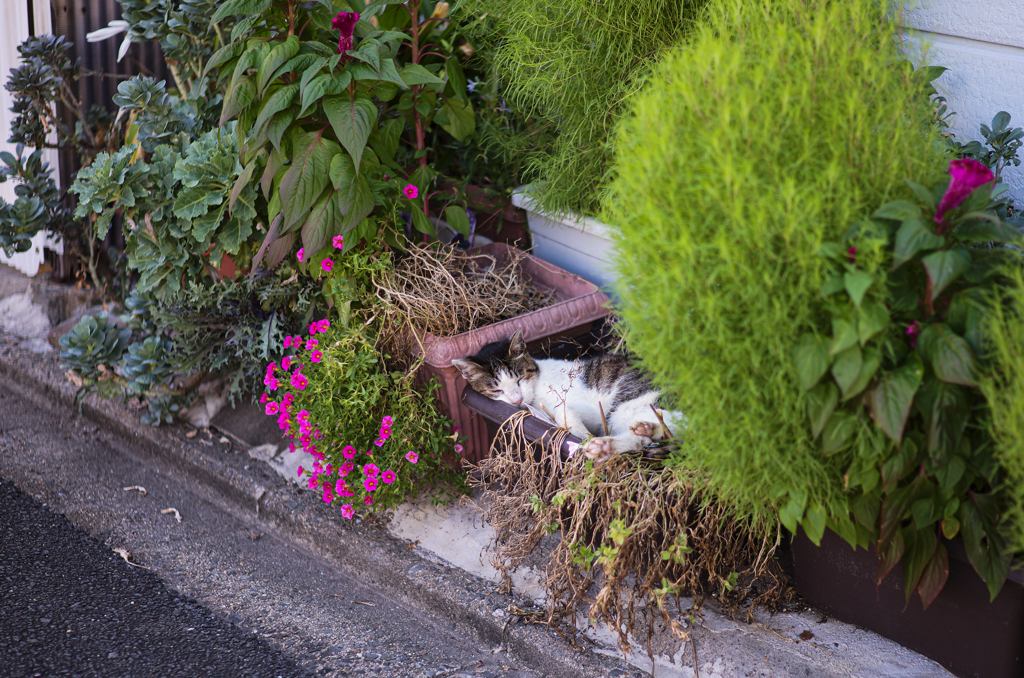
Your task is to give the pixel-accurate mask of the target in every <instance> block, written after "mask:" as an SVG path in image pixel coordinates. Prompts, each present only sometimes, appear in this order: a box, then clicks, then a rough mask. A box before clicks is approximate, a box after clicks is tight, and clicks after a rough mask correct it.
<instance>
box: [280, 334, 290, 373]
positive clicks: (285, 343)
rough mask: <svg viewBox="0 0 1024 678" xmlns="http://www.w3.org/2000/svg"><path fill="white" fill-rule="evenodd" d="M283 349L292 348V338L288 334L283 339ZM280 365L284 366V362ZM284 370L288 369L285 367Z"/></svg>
mask: <svg viewBox="0 0 1024 678" xmlns="http://www.w3.org/2000/svg"><path fill="white" fill-rule="evenodd" d="M284 347H285V348H291V347H292V336H291V335H290V334H289V335H288V336H287V337H285V338H284ZM281 364H282V365H284V360H282V361H281ZM285 369H286V370H287V369H288V368H287V367H286V368H285Z"/></svg>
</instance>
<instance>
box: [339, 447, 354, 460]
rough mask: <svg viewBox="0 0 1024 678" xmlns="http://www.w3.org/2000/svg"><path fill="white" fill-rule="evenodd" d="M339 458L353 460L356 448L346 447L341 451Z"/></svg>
mask: <svg viewBox="0 0 1024 678" xmlns="http://www.w3.org/2000/svg"><path fill="white" fill-rule="evenodd" d="M341 456H343V457H345V458H346V459H355V458H356V448H354V447H352V446H351V445H346V446H345V448H344V449H343V450H342V451H341Z"/></svg>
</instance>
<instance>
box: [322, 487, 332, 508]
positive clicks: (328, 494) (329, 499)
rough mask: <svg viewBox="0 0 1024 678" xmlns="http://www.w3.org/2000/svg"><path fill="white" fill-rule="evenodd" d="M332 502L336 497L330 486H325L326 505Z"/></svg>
mask: <svg viewBox="0 0 1024 678" xmlns="http://www.w3.org/2000/svg"><path fill="white" fill-rule="evenodd" d="M332 501H334V496H333V495H332V494H331V488H330V487H329V486H326V485H325V486H324V503H325V504H330V503H331V502H332Z"/></svg>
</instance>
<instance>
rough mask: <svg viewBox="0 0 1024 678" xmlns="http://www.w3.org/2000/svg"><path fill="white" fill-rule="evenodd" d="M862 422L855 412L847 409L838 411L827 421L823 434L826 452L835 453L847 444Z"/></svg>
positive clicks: (822, 438)
mask: <svg viewBox="0 0 1024 678" xmlns="http://www.w3.org/2000/svg"><path fill="white" fill-rule="evenodd" d="M858 426H860V422H859V421H858V420H857V417H856V416H854V415H853V414H851V413H849V412H847V411H845V410H838V411H836V412H835V413H834V414H833V415H832V416H831V417H829V420H828V421H827V422H826V423H825V429H824V430H823V431H822V434H821V444H822V449H823V450H824V451H825V454H834V453H836V452H838V451H839V450H841V449H843V448H844V447H845V446H846V443H847V442H849V440H850V436H852V435H853V434H854V433H855V432H856V431H857V428H858Z"/></svg>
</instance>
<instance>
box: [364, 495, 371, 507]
mask: <svg viewBox="0 0 1024 678" xmlns="http://www.w3.org/2000/svg"><path fill="white" fill-rule="evenodd" d="M363 503H364V504H366V505H367V506H373V497H371V496H370V495H366V496H365V497H363Z"/></svg>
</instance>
